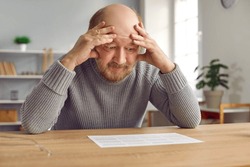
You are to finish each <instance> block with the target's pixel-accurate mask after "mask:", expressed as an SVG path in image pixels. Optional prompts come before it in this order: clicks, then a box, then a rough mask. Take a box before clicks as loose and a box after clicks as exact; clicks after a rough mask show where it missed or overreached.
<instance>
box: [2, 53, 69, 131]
mask: <svg viewBox="0 0 250 167" xmlns="http://www.w3.org/2000/svg"><path fill="white" fill-rule="evenodd" d="M46 53H47V52H46ZM64 53H65V52H62V51H53V54H52V55H53V56H51V57H52V58H53V61H55V60H56V59H58V58H59V57H61V56H62V55H63V54H64ZM45 55H46V54H45V52H44V51H43V50H29V51H25V52H22V51H19V50H0V62H1V63H3V62H5V63H6V62H8V63H11V64H13V65H14V67H15V71H16V75H7V74H6V73H5V74H3V73H0V74H2V75H0V111H1V110H8V109H11V110H12V109H16V110H17V111H18V110H19V108H20V106H21V105H22V103H23V102H24V100H25V98H26V96H27V95H28V94H29V93H30V92H31V90H32V89H33V87H34V86H35V85H36V84H37V83H38V82H39V81H40V79H41V78H42V74H43V72H42V71H44V69H42V68H44V66H43V62H44V61H46V60H48V57H47V56H45ZM51 57H50V58H51ZM45 58H46V59H45ZM53 61H51V62H50V64H51V63H52V62H53ZM50 64H49V65H50ZM0 65H1V64H0ZM49 65H47V67H48V66H49ZM0 69H1V68H0ZM2 70H3V69H2ZM12 91H16V92H17V94H16V95H17V97H18V99H17V100H11V92H12ZM18 120H20V118H19V117H18ZM15 124H16V123H15ZM0 125H1V124H0ZM8 125H9V124H8ZM0 130H1V129H0Z"/></svg>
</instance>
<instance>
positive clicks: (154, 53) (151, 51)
mask: <svg viewBox="0 0 250 167" xmlns="http://www.w3.org/2000/svg"><path fill="white" fill-rule="evenodd" d="M135 30H136V31H137V32H138V34H132V35H131V38H132V39H133V42H134V44H136V45H138V46H141V47H144V48H146V49H147V50H146V53H144V54H141V55H138V60H139V61H146V62H147V63H149V64H152V65H154V66H155V67H157V68H159V69H160V71H161V72H162V73H167V72H170V71H172V70H173V69H174V68H175V65H174V63H173V62H172V61H171V60H169V59H168V58H167V56H166V55H165V54H164V52H163V51H162V50H161V48H160V47H159V46H158V45H157V43H156V42H155V41H154V40H153V39H152V38H151V37H150V36H149V35H148V33H147V32H146V31H145V29H144V27H143V25H142V23H139V24H138V25H135Z"/></svg>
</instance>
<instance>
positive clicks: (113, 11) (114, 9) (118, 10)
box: [88, 4, 142, 29]
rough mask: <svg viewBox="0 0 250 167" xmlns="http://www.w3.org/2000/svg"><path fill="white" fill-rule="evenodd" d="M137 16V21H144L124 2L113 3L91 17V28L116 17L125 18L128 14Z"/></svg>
mask: <svg viewBox="0 0 250 167" xmlns="http://www.w3.org/2000/svg"><path fill="white" fill-rule="evenodd" d="M133 15H134V16H135V18H136V19H137V23H139V22H142V19H141V16H140V15H139V14H138V13H137V12H136V11H135V10H133V9H131V8H129V7H128V6H126V5H122V4H112V5H108V6H106V7H104V8H101V9H99V10H98V11H97V12H96V13H95V14H94V15H93V16H92V17H91V19H90V21H89V28H88V29H91V28H93V27H95V26H96V25H97V24H99V23H100V22H101V21H107V20H109V19H112V18H114V17H117V18H118V19H124V17H127V16H130V17H131V16H133Z"/></svg>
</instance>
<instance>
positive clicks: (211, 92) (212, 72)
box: [194, 59, 229, 108]
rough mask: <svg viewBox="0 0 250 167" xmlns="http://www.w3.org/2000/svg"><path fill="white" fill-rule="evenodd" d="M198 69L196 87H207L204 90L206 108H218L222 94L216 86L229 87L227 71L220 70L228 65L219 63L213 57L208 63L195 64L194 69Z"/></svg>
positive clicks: (225, 68)
mask: <svg viewBox="0 0 250 167" xmlns="http://www.w3.org/2000/svg"><path fill="white" fill-rule="evenodd" d="M198 69H199V70H200V71H201V73H200V74H199V75H198V77H197V78H196V80H197V81H198V82H197V84H196V88H197V89H203V88H205V87H208V88H209V89H208V90H204V96H205V101H206V104H207V107H208V108H218V107H219V105H220V103H221V99H222V96H223V93H224V92H223V91H222V90H217V89H216V88H217V87H219V86H222V87H224V88H226V89H229V86H228V77H229V75H228V74H227V73H223V72H222V70H223V69H224V70H227V69H228V66H227V65H224V64H222V63H220V60H219V59H213V60H211V61H210V63H209V65H206V66H203V67H201V68H200V67H199V66H197V67H196V68H195V70H194V71H197V70H198Z"/></svg>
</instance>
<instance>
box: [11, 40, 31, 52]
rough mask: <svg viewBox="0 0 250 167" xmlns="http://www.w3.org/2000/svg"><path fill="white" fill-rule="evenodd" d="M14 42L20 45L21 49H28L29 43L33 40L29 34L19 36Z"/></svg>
mask: <svg viewBox="0 0 250 167" xmlns="http://www.w3.org/2000/svg"><path fill="white" fill-rule="evenodd" d="M14 42H15V43H16V44H18V45H20V48H21V51H26V48H27V44H29V43H30V42H31V40H30V38H29V37H27V36H17V37H16V38H15V39H14Z"/></svg>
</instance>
